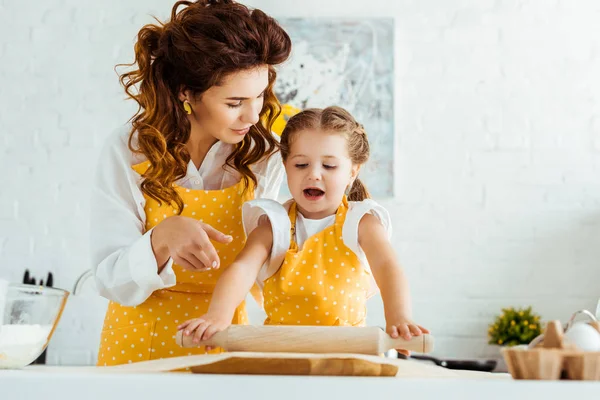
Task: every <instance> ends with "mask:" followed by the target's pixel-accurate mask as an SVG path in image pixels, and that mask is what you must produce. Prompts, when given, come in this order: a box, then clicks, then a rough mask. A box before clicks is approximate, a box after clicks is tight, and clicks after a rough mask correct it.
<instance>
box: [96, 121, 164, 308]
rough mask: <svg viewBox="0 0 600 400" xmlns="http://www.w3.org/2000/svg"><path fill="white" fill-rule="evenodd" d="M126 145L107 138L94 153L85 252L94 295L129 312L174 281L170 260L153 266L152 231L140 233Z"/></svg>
mask: <svg viewBox="0 0 600 400" xmlns="http://www.w3.org/2000/svg"><path fill="white" fill-rule="evenodd" d="M123 129H125V128H123ZM126 142H127V136H126V134H125V132H124V131H123V132H118V134H113V135H112V136H111V137H109V139H108V141H107V143H106V145H105V146H104V148H103V150H102V151H101V153H100V156H99V159H98V163H97V168H96V173H95V177H94V181H93V186H92V191H91V199H90V250H91V258H92V270H93V271H94V275H95V278H96V286H97V288H98V291H99V293H100V295H101V296H103V297H106V298H107V299H109V300H113V301H116V302H118V303H120V304H123V305H126V306H133V305H138V304H140V303H142V302H144V301H145V300H146V299H147V298H148V297H149V296H150V295H151V294H152V292H154V291H155V290H158V289H162V288H165V287H170V286H173V285H175V282H176V280H175V274H174V272H173V270H172V268H171V265H172V260H170V259H169V260H167V261H166V262H165V261H164V260H161V262H160V264H159V263H157V260H156V258H155V255H154V252H153V249H152V243H151V235H152V230H150V231H148V232H145V233H144V226H145V222H146V216H145V213H144V203H143V202H144V198H143V195H142V193H141V190H140V188H139V186H138V177H139V176H138V175H137V174H136V172H135V171H134V170H133V169H132V168H131V165H132V162H133V160H132V155H131V152H130V151H129V150H128V148H127V143H126Z"/></svg>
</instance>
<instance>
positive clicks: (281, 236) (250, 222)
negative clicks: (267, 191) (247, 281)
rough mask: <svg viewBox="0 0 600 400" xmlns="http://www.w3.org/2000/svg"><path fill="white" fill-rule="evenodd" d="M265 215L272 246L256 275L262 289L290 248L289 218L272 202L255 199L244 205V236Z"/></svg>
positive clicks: (281, 207) (283, 208) (282, 209)
mask: <svg viewBox="0 0 600 400" xmlns="http://www.w3.org/2000/svg"><path fill="white" fill-rule="evenodd" d="M263 215H266V216H267V217H268V218H269V221H270V222H271V228H272V230H273V246H272V248H271V255H270V256H269V259H268V260H267V261H266V262H265V263H264V265H263V266H262V268H261V269H260V272H259V273H258V277H257V283H258V285H259V286H260V287H261V289H262V287H263V282H264V281H265V280H266V279H268V278H269V277H271V276H273V274H275V272H277V270H278V269H279V267H281V264H282V263H283V259H284V258H285V254H286V253H287V251H288V249H289V247H290V228H291V224H290V218H289V217H288V213H287V211H286V209H285V207H284V206H282V205H281V204H280V203H278V202H276V201H274V200H268V199H257V200H251V201H248V202H246V203H244V205H243V207H242V219H243V223H244V225H243V226H244V232H245V233H246V236H248V235H249V234H250V232H252V231H253V230H254V229H255V228H256V227H257V226H258V220H259V219H260V217H261V216H263Z"/></svg>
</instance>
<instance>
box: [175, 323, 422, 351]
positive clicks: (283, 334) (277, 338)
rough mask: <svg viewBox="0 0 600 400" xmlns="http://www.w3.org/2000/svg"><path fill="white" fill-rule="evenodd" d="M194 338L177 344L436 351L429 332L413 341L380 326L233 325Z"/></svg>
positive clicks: (232, 348) (233, 348)
mask: <svg viewBox="0 0 600 400" xmlns="http://www.w3.org/2000/svg"><path fill="white" fill-rule="evenodd" d="M192 339H193V336H192V335H189V336H186V335H183V332H182V331H179V332H177V335H176V340H177V344H178V345H179V346H181V347H199V346H215V347H216V346H218V347H221V348H223V349H225V350H227V351H253V352H270V353H273V352H285V353H355V354H373V355H377V354H381V353H385V352H386V351H388V350H390V349H404V350H410V351H415V352H418V353H429V352H431V351H432V350H433V337H432V336H431V335H429V334H423V335H421V336H413V337H412V338H411V339H410V340H406V339H402V338H397V339H393V338H392V337H391V336H390V335H388V334H387V333H385V332H384V331H383V330H382V329H380V328H378V327H353V326H289V325H231V326H230V327H229V328H227V329H226V330H224V331H222V332H217V333H216V334H214V335H213V337H211V338H210V339H209V340H204V341H201V342H200V343H198V344H196V343H193V342H192Z"/></svg>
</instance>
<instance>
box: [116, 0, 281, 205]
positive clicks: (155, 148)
mask: <svg viewBox="0 0 600 400" xmlns="http://www.w3.org/2000/svg"><path fill="white" fill-rule="evenodd" d="M181 6H185V7H184V8H183V9H181V10H179V8H180V7H181ZM157 22H158V25H154V24H148V25H146V26H144V27H143V28H142V29H141V30H140V31H139V33H138V35H137V42H136V44H135V48H134V50H135V61H134V62H133V63H132V64H120V65H117V67H119V66H123V65H125V66H128V67H133V66H136V67H137V69H134V70H132V71H129V72H126V73H123V74H122V75H120V81H121V84H122V85H123V86H124V88H125V92H126V93H127V95H128V96H129V97H130V98H132V99H133V100H135V101H136V102H137V104H138V110H137V112H136V114H135V115H134V116H133V117H132V118H131V122H132V129H131V133H130V136H129V148H130V149H131V150H132V151H134V152H137V153H142V154H144V155H145V156H146V157H147V159H148V161H150V167H149V169H148V170H147V171H146V172H145V173H144V174H143V181H142V184H141V188H142V191H143V193H145V194H146V195H148V196H149V197H151V198H153V199H155V200H157V201H159V202H161V203H162V202H166V203H168V204H172V203H175V204H176V205H177V207H178V209H179V213H181V211H182V210H183V202H182V200H181V198H180V197H179V195H178V194H177V192H176V191H175V189H174V188H173V182H175V181H176V180H178V179H180V178H182V177H184V176H185V173H186V169H187V164H188V163H189V161H190V155H189V153H188V151H187V148H186V143H187V141H188V139H189V137H190V122H189V120H188V118H187V116H186V113H185V111H184V109H183V107H182V103H181V102H180V101H179V100H178V94H179V93H180V91H181V90H190V91H191V92H192V94H193V95H194V96H195V97H196V96H199V95H201V94H202V93H204V92H205V91H206V90H207V89H209V88H210V87H212V86H214V85H219V84H220V83H221V82H222V81H223V79H224V78H225V77H226V76H227V75H228V74H231V73H234V72H238V71H243V70H249V69H252V68H256V67H259V66H262V65H267V66H268V67H269V85H268V87H267V89H266V91H265V95H264V105H263V108H262V110H261V112H260V122H258V123H257V124H255V125H254V126H252V127H251V128H250V132H249V133H248V134H247V135H246V136H245V137H244V140H243V141H242V142H240V143H239V144H238V145H237V146H236V148H235V150H234V151H233V153H232V154H231V155H230V156H229V157H228V158H227V162H226V164H227V166H229V167H232V168H234V169H235V170H237V171H239V172H240V174H241V175H242V178H243V180H244V183H245V184H246V187H247V186H248V184H249V183H250V181H252V182H253V183H254V184H256V183H257V180H256V176H255V175H254V173H253V172H252V170H251V169H250V166H251V165H252V164H254V163H256V162H258V161H260V160H262V159H264V158H266V157H269V156H271V155H272V154H273V153H274V152H276V151H277V150H278V143H277V140H275V139H274V138H273V136H272V134H271V127H272V125H273V122H274V121H275V119H276V118H277V116H278V115H279V113H280V111H281V108H280V104H279V102H278V101H277V99H276V97H275V94H274V92H273V85H274V83H275V78H276V73H275V69H274V68H273V66H274V65H277V64H281V63H282V62H284V61H285V60H286V59H287V58H288V57H289V54H290V51H291V40H290V37H289V36H288V34H287V33H286V32H285V31H284V30H283V29H282V28H281V27H280V26H279V24H278V23H277V22H276V21H275V20H274V19H273V18H271V17H269V16H267V15H266V14H265V13H264V12H262V11H260V10H250V9H248V8H247V7H246V6H244V5H241V4H239V3H236V2H234V1H232V0H199V1H195V2H192V1H178V2H177V3H175V5H174V6H173V9H172V11H171V18H170V20H169V21H168V22H166V23H161V22H160V21H158V20H157ZM134 88H135V89H137V93H134V92H133V89H134ZM136 132H137V140H138V144H137V148H134V146H133V137H134V133H136Z"/></svg>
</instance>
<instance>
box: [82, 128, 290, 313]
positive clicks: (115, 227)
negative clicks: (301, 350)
mask: <svg viewBox="0 0 600 400" xmlns="http://www.w3.org/2000/svg"><path fill="white" fill-rule="evenodd" d="M129 129H130V127H128V126H124V127H123V128H121V129H119V130H118V131H117V132H115V133H114V134H112V135H110V136H109V137H108V139H107V141H106V143H105V145H104V147H103V149H102V151H101V153H100V157H99V160H98V163H97V168H96V173H95V179H94V184H93V187H92V192H91V210H90V212H91V220H90V225H91V226H90V228H91V237H90V239H91V256H92V266H93V267H92V269H93V271H94V274H95V277H96V285H97V288H98V291H99V293H100V295H102V296H103V297H106V298H107V299H109V300H113V301H116V302H118V303H120V304H122V305H126V306H132V305H138V304H141V303H143V302H144V301H145V300H146V299H147V298H148V297H150V295H151V294H152V292H154V291H155V290H159V289H163V288H167V287H171V286H174V285H175V283H176V279H175V273H174V272H173V268H172V265H173V260H172V259H169V261H168V262H167V265H166V266H165V267H164V268H163V269H162V271H161V272H160V273H158V265H157V262H156V259H155V257H154V253H153V251H152V244H151V241H150V234H151V232H152V230H149V231H147V232H144V227H145V224H146V214H145V211H144V205H145V202H146V200H145V198H144V195H143V193H142V191H141V188H140V184H141V181H142V179H141V177H140V175H139V174H138V173H137V172H135V171H134V170H133V169H132V166H133V165H136V164H139V163H141V162H144V161H145V160H146V159H145V157H144V156H143V154H135V153H133V152H132V151H131V150H130V149H129V147H128V140H129ZM274 136H275V135H274ZM276 138H277V140H279V138H278V137H276ZM133 145H134V147H136V142H135V136H134V141H133ZM232 151H233V145H231V144H226V143H223V142H217V143H215V144H214V145H213V146H212V147H211V149H210V150H209V152H208V154H207V155H206V158H205V159H204V161H203V163H202V165H201V166H200V168H199V169H196V167H195V165H194V163H193V162H192V161H191V160H190V163H189V164H188V168H187V173H186V175H185V177H183V178H181V179H180V180H179V181H177V182H176V183H177V184H178V185H180V186H182V187H185V188H187V189H199V190H219V189H224V188H227V187H230V186H233V185H235V184H236V183H237V182H239V180H240V179H241V175H240V174H239V172H237V171H235V170H232V169H231V168H226V169H223V165H224V164H225V161H226V159H227V157H228V156H229V155H230V154H231V152H232ZM252 171H253V172H254V174H255V175H256V178H257V180H258V185H257V187H256V188H255V191H254V193H255V198H257V199H261V198H267V199H276V198H277V195H278V194H279V190H280V186H281V182H282V180H283V177H284V169H283V163H282V161H281V155H280V154H279V153H275V154H274V155H273V156H271V157H270V158H269V159H268V160H263V161H261V162H259V163H257V164H255V165H253V166H252Z"/></svg>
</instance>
